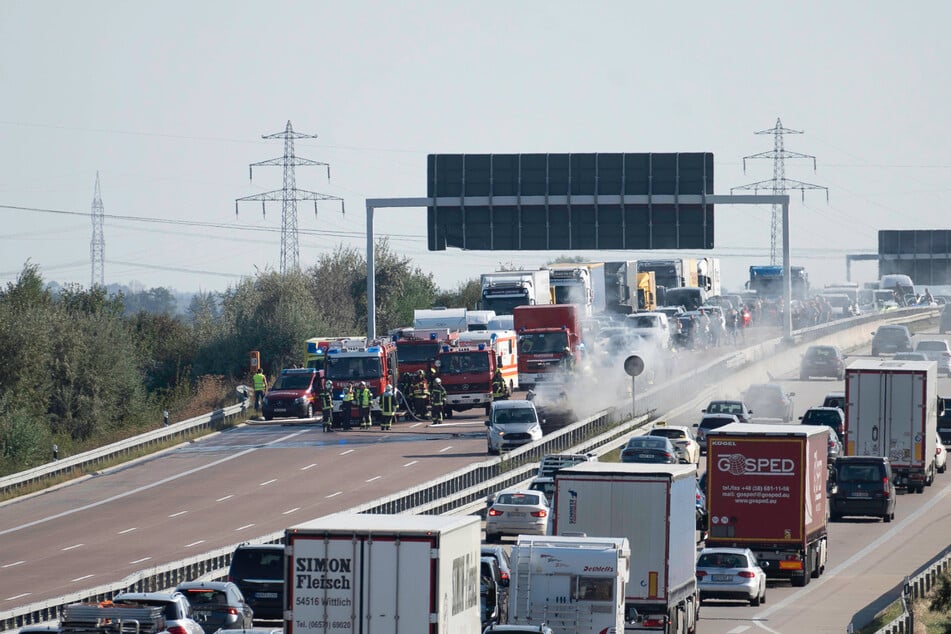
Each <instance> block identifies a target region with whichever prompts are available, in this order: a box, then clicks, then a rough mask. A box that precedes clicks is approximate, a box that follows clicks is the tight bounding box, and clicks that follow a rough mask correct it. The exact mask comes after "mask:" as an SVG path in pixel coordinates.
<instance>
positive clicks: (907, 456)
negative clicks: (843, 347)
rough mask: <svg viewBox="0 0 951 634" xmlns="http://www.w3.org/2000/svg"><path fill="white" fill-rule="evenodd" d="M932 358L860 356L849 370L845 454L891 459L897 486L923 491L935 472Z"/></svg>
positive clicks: (934, 374)
mask: <svg viewBox="0 0 951 634" xmlns="http://www.w3.org/2000/svg"><path fill="white" fill-rule="evenodd" d="M937 385H938V378H937V365H936V364H935V362H934V361H893V360H891V359H856V360H855V361H853V362H852V363H850V364H849V365H848V367H847V368H846V369H845V455H847V456H879V457H882V458H888V459H889V461H890V462H891V463H892V473H893V474H894V476H895V484H896V485H897V486H905V487H907V489H908V491H909V492H911V491H917V492H918V493H923V492H924V490H925V486H926V485H927V486H931V483H932V482H934V476H935V464H934V463H935V449H936V438H937V436H938V394H937Z"/></svg>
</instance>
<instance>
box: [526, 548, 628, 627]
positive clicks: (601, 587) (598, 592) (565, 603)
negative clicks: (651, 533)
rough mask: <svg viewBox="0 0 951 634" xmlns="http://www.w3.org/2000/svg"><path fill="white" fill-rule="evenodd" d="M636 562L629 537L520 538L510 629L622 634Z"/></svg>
mask: <svg viewBox="0 0 951 634" xmlns="http://www.w3.org/2000/svg"><path fill="white" fill-rule="evenodd" d="M630 559H631V549H630V546H629V544H628V541H627V539H625V538H623V537H547V536H538V535H519V537H518V542H517V543H516V544H515V546H514V547H513V548H512V558H511V561H512V574H511V580H510V582H509V613H508V619H509V623H510V624H514V625H538V624H541V623H544V624H545V625H547V626H548V627H550V628H551V629H552V632H553V634H579V633H581V632H592V633H596V632H617V633H618V634H620V633H621V632H623V631H624V597H625V592H626V587H627V577H628V566H629V565H630Z"/></svg>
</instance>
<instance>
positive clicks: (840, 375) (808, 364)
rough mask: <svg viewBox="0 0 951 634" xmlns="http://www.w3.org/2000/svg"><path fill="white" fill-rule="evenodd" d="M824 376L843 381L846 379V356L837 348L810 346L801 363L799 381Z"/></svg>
mask: <svg viewBox="0 0 951 634" xmlns="http://www.w3.org/2000/svg"><path fill="white" fill-rule="evenodd" d="M814 376H823V377H832V378H833V379H838V380H840V381H841V380H842V379H844V378H845V355H843V354H842V351H841V350H839V349H838V348H837V347H836V346H809V347H808V348H806V352H805V353H804V354H803V355H802V361H801V362H800V363H799V380H800V381H808V380H809V379H810V378H811V377H814Z"/></svg>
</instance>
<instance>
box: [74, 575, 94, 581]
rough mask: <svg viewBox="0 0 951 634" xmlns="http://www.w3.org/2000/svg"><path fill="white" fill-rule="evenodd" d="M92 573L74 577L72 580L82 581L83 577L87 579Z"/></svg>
mask: <svg viewBox="0 0 951 634" xmlns="http://www.w3.org/2000/svg"><path fill="white" fill-rule="evenodd" d="M91 576H92V575H83V576H82V577H76V578H75V579H73V581H82V580H83V579H88V578H89V577H91Z"/></svg>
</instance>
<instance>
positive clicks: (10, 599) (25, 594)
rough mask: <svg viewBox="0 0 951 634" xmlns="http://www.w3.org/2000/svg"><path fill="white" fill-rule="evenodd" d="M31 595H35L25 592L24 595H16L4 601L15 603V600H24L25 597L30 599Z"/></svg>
mask: <svg viewBox="0 0 951 634" xmlns="http://www.w3.org/2000/svg"><path fill="white" fill-rule="evenodd" d="M31 594H33V593H32V592H24V593H23V594H15V595H13V596H12V597H7V598H6V599H4V601H13V600H14V599H22V598H23V597H28V596H30V595H31Z"/></svg>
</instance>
